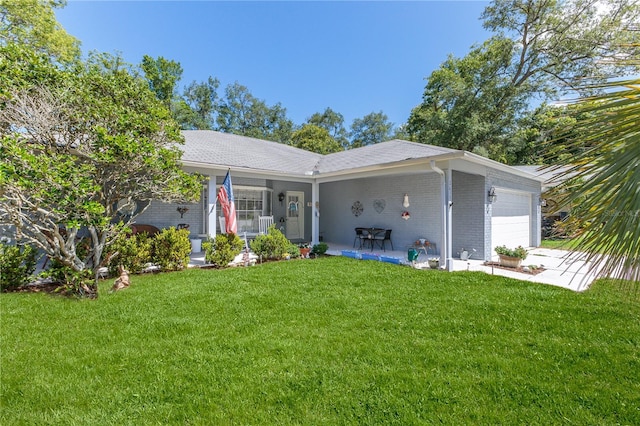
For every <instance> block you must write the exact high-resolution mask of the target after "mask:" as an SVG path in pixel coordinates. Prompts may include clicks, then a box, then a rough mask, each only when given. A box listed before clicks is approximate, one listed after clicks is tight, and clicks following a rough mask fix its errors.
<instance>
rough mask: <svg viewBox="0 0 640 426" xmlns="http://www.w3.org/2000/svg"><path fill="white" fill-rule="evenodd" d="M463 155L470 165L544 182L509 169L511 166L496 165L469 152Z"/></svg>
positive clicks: (512, 168) (511, 168) (513, 168)
mask: <svg viewBox="0 0 640 426" xmlns="http://www.w3.org/2000/svg"><path fill="white" fill-rule="evenodd" d="M463 153H464V155H463V159H465V160H467V161H470V162H472V163H476V164H481V165H484V166H487V167H491V168H493V169H496V170H500V171H503V172H506V173H510V174H512V175H516V176H520V177H523V178H527V179H531V180H535V181H538V182H540V183H542V182H544V179H543V178H540V177H539V176H535V175H532V174H531V173H527V172H524V171H522V170H518V169H516V168H515V167H511V166H508V165H506V164H502V163H498V162H497V161H494V160H491V159H489V158H486V157H482V156H480V155H477V154H473V153H471V152H466V151H463Z"/></svg>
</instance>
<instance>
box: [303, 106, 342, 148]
mask: <svg viewBox="0 0 640 426" xmlns="http://www.w3.org/2000/svg"><path fill="white" fill-rule="evenodd" d="M307 123H308V124H313V125H316V126H318V127H322V128H323V129H326V130H327V131H328V132H329V134H330V135H331V137H332V138H333V139H335V140H336V141H338V143H339V144H340V145H342V146H343V147H344V148H345V149H346V148H348V147H349V139H348V137H347V130H346V129H345V127H344V117H343V116H342V114H340V113H339V112H335V111H334V110H332V109H331V108H328V107H327V108H326V109H325V110H324V112H322V113H320V112H316V113H315V114H313V115H312V116H311V117H309V118H308V119H307Z"/></svg>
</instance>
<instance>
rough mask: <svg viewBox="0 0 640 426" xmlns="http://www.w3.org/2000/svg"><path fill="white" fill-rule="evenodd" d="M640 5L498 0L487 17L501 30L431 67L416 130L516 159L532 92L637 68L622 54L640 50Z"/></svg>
mask: <svg viewBox="0 0 640 426" xmlns="http://www.w3.org/2000/svg"><path fill="white" fill-rule="evenodd" d="M639 11H640V6H639V5H638V3H637V2H629V1H614V0H610V1H599V0H568V1H562V2H560V1H550V0H495V1H494V2H492V3H491V4H490V5H489V6H488V7H487V8H486V9H485V12H484V13H483V15H482V18H483V19H484V26H485V28H487V29H489V30H491V31H493V32H495V33H496V35H495V36H494V37H492V38H491V39H489V40H488V41H486V42H485V43H484V44H482V45H481V46H474V47H473V48H472V49H471V51H470V52H469V54H468V55H467V56H465V57H464V58H454V57H449V58H448V59H447V61H445V62H444V63H443V64H442V65H441V67H440V68H439V69H438V70H436V71H434V72H433V73H432V74H431V76H430V77H429V78H428V81H427V85H426V87H425V92H424V95H423V102H422V103H421V104H420V105H418V106H417V107H416V108H414V110H413V111H412V112H411V116H410V117H409V120H408V126H407V130H408V132H409V134H410V135H411V137H412V139H413V140H416V141H418V142H423V143H430V144H435V145H442V146H448V147H452V148H456V149H465V150H469V151H476V152H483V153H485V154H486V155H488V156H490V157H491V158H493V159H496V160H500V161H504V162H510V161H514V160H515V159H516V158H517V156H514V155H513V153H514V152H515V151H517V147H513V146H510V145H511V144H512V143H514V141H513V135H514V133H515V132H516V130H517V127H518V120H520V119H522V118H523V116H524V115H525V113H526V111H527V110H528V105H529V100H530V99H532V98H538V99H542V100H544V99H552V98H554V97H557V96H558V95H559V94H560V93H563V92H565V91H566V90H568V89H569V88H571V87H572V86H574V85H575V84H576V83H575V82H576V81H580V82H582V83H583V82H584V80H583V79H584V76H586V75H590V76H593V78H594V79H601V78H603V77H604V76H607V75H612V74H611V73H617V74H619V73H623V72H634V71H637V69H638V68H637V65H635V64H632V63H629V62H626V61H620V60H615V59H616V58H618V59H619V58H629V57H634V55H635V57H637V54H638V49H640V44H638V43H637V38H638V35H637V31H634V26H635V25H637V22H638V18H639V13H640V12H639ZM634 40H635V43H634V42H633V41H634Z"/></svg>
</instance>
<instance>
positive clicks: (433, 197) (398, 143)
mask: <svg viewBox="0 0 640 426" xmlns="http://www.w3.org/2000/svg"><path fill="white" fill-rule="evenodd" d="M183 135H184V137H185V144H184V146H182V149H183V151H184V155H183V158H182V161H183V165H184V168H185V170H187V171H190V172H199V173H201V174H203V175H205V176H207V177H208V178H209V179H208V181H207V182H204V183H203V190H202V197H201V200H200V202H199V203H198V204H193V205H180V206H179V205H176V204H166V203H161V202H156V203H152V204H151V205H150V206H149V207H148V208H147V209H146V210H145V211H144V212H143V213H142V214H141V215H139V216H138V217H137V218H136V222H137V223H140V224H142V223H146V224H152V225H155V226H157V227H168V226H177V225H179V224H188V225H189V229H190V231H191V234H192V235H197V236H201V237H205V236H214V235H215V234H216V233H219V232H220V224H219V219H218V217H219V216H221V215H222V213H221V209H220V208H217V207H216V193H217V189H218V187H219V186H220V184H221V183H222V180H223V179H224V176H225V174H226V172H227V170H231V178H232V182H233V191H234V196H235V201H236V211H237V214H238V232H239V233H240V234H241V233H243V232H247V233H248V234H249V235H252V234H253V235H255V233H257V231H258V216H261V215H272V216H273V217H274V222H275V224H276V226H278V227H279V228H280V229H281V230H282V231H283V232H284V233H285V235H286V236H287V238H289V239H291V240H293V241H296V240H300V241H302V240H304V241H311V242H313V243H316V242H318V241H319V240H321V239H322V240H323V241H325V242H328V243H329V244H331V243H334V244H340V245H352V243H353V241H354V237H355V231H354V228H356V227H379V228H385V229H392V240H393V245H394V246H395V248H396V250H397V249H406V247H407V246H409V245H410V244H412V243H413V242H414V241H416V239H417V238H426V239H427V240H429V241H431V242H434V243H435V246H436V248H437V250H438V253H439V254H440V257H441V262H442V264H448V263H449V262H447V263H445V261H446V260H447V259H452V258H454V257H458V253H459V252H461V250H462V249H463V248H464V249H466V250H474V249H475V250H476V255H475V258H480V259H486V260H488V259H490V258H491V255H492V250H493V248H494V247H495V246H497V245H502V244H506V245H507V246H513V247H515V246H517V245H522V246H525V247H530V246H538V245H539V244H540V202H539V200H540V193H541V185H542V183H541V179H540V178H537V177H536V176H534V175H533V174H530V173H527V172H525V171H521V170H517V169H515V168H513V167H510V166H506V165H504V164H501V163H497V162H495V161H492V160H489V159H486V158H484V157H480V156H478V155H475V154H472V153H469V152H465V151H458V150H453V149H448V148H443V147H437V146H430V145H424V144H418V143H413V142H407V141H403V140H391V141H388V142H383V143H379V144H376V145H372V146H367V147H363V148H357V149H352V150H348V151H344V152H339V153H334V154H329V155H320V154H315V153H312V152H307V151H304V150H300V149H297V148H293V147H290V146H287V145H284V144H280V143H275V142H269V141H264V140H259V139H254V138H248V137H243V136H237V135H231V134H225V133H220V132H215V131H204V130H195V131H184V132H183ZM405 194H406V195H407V197H406V198H407V201H409V206H408V207H405V206H404V202H405ZM178 207H187V208H188V209H189V210H188V211H187V212H186V213H184V214H183V215H181V214H180V212H178V211H177V209H178ZM403 212H408V213H409V215H410V218H409V219H405V218H404V217H403V216H402V213H403Z"/></svg>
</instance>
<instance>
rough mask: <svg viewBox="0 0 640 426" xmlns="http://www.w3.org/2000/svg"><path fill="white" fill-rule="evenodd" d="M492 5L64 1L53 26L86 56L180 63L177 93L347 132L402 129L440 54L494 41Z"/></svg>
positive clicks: (441, 57)
mask: <svg viewBox="0 0 640 426" xmlns="http://www.w3.org/2000/svg"><path fill="white" fill-rule="evenodd" d="M487 4H488V2H485V1H422V2H337V1H336V2H287V1H285V2H217V1H191V2H174V1H77V0H69V2H68V4H67V6H66V7H65V8H64V9H60V10H58V11H57V12H56V16H57V18H58V20H59V21H60V23H61V24H62V26H63V27H64V28H65V29H66V30H67V32H69V33H70V34H72V35H73V36H75V37H77V38H78V39H79V40H80V41H81V42H82V50H83V52H84V53H87V52H89V51H92V50H97V51H100V52H111V53H114V52H120V53H121V54H122V56H123V57H124V58H125V60H127V61H128V62H130V63H134V64H139V63H140V61H141V60H142V56H143V55H145V54H147V55H151V56H152V57H157V56H164V57H165V58H167V59H173V60H176V61H178V62H180V64H181V65H182V68H183V69H184V73H183V76H182V80H181V82H180V91H182V87H183V86H184V85H186V84H188V83H190V82H191V81H194V80H196V81H204V80H206V79H207V77H209V76H213V77H217V78H218V79H219V80H220V82H221V89H220V90H219V93H221V94H222V93H223V90H224V87H226V86H227V85H228V84H230V83H233V82H235V81H237V82H239V83H240V84H243V85H245V86H247V88H248V89H249V91H250V92H251V93H252V94H253V95H254V96H255V97H257V98H259V99H262V100H264V101H265V102H266V103H267V104H268V105H273V104H275V103H277V102H280V103H281V104H282V106H284V107H285V108H286V109H287V116H288V117H289V118H290V119H292V120H293V121H294V123H296V124H301V123H303V122H304V121H306V119H307V118H308V117H309V116H310V115H311V114H313V113H315V112H321V111H324V109H325V108H326V107H330V108H332V109H333V110H334V111H337V112H339V113H341V114H342V115H343V116H344V117H345V125H346V126H347V127H349V126H350V125H351V122H352V121H353V119H355V118H361V117H363V116H365V115H366V114H368V113H370V112H378V111H382V112H384V113H385V114H387V116H388V117H389V120H390V121H391V122H393V123H394V124H395V125H400V124H402V123H403V122H405V121H406V120H407V118H408V117H409V114H410V112H411V109H412V108H413V107H415V106H416V105H417V104H419V103H420V101H421V98H422V92H423V90H424V86H425V78H426V77H428V76H429V74H430V73H431V72H432V71H433V70H435V69H437V68H438V66H439V65H440V64H441V63H442V62H443V61H444V60H445V59H446V57H447V55H448V54H453V55H455V56H463V55H465V54H466V53H467V52H468V51H469V48H470V47H471V46H472V45H473V44H475V43H481V42H483V41H484V40H486V39H487V38H488V37H489V35H488V33H486V32H485V31H484V30H483V28H482V23H481V21H480V19H479V18H480V15H481V13H482V11H483V9H484V7H485V6H486V5H487Z"/></svg>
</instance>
